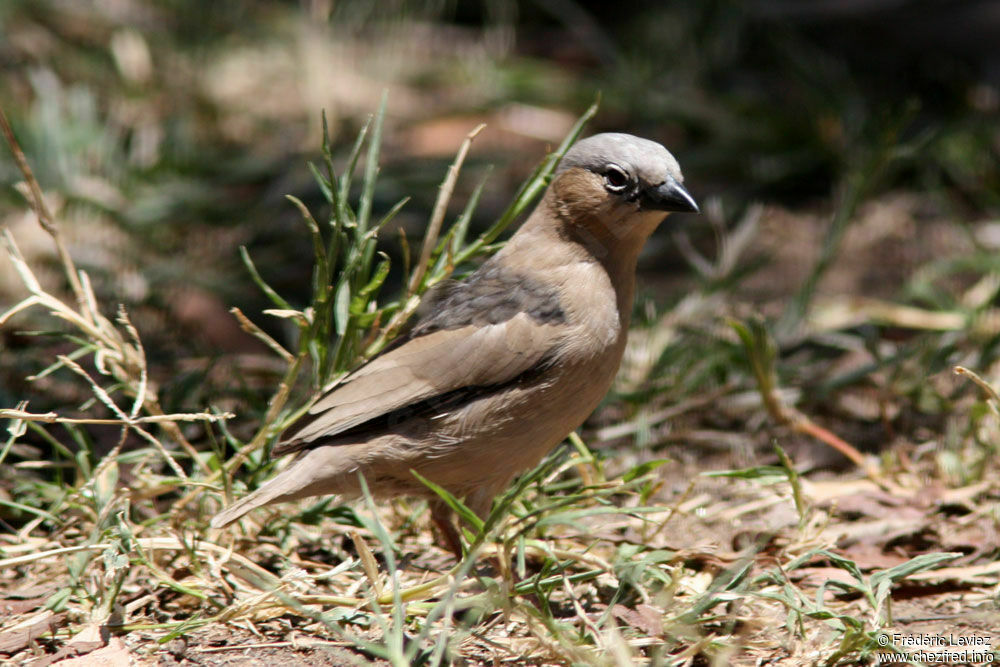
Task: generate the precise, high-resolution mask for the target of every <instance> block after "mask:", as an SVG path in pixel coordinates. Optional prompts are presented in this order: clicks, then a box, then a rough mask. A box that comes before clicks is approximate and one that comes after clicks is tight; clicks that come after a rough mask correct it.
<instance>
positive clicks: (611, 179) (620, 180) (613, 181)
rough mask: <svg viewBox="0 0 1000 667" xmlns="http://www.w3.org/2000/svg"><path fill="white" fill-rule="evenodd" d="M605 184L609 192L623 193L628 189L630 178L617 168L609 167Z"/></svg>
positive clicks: (605, 175) (605, 173)
mask: <svg viewBox="0 0 1000 667" xmlns="http://www.w3.org/2000/svg"><path fill="white" fill-rule="evenodd" d="M604 183H605V184H606V186H607V188H608V190H611V191H612V192H621V191H622V190H624V189H625V188H627V187H628V183H629V178H628V174H626V173H625V172H624V171H622V170H621V169H619V168H618V167H615V166H613V165H612V166H609V167H608V169H607V171H605V172H604Z"/></svg>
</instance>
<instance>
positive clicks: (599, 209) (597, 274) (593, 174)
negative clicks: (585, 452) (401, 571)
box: [212, 133, 698, 548]
mask: <svg viewBox="0 0 1000 667" xmlns="http://www.w3.org/2000/svg"><path fill="white" fill-rule="evenodd" d="M682 182H683V177H682V176H681V173H680V167H679V166H678V164H677V161H676V160H675V159H674V158H673V156H672V155H670V153H668V152H667V150H666V149H665V148H663V147H662V146H661V145H660V144H657V143H654V142H652V141H648V140H645V139H640V138H638V137H633V136H631V135H627V134H615V133H612V134H599V135H596V136H593V137H590V138H589V139H585V140H583V141H580V142H578V143H577V144H576V145H575V146H574V147H573V148H572V149H571V150H570V151H569V152H568V153H567V154H566V156H565V157H564V158H563V160H562V163H561V164H560V166H559V168H558V170H557V171H556V174H555V177H554V179H553V181H552V184H551V185H550V186H549V188H548V190H547V191H546V193H545V195H544V197H543V198H542V201H541V203H540V204H539V205H538V207H537V208H536V209H535V211H534V212H533V213H532V214H531V216H530V217H529V218H528V219H527V220H526V221H525V223H524V224H523V225H522V226H521V228H520V229H519V230H518V231H517V233H515V234H514V235H513V236H512V237H511V239H510V241H508V243H507V245H506V246H505V247H504V248H503V249H502V250H501V251H500V252H498V253H497V254H496V255H495V256H493V257H492V258H490V259H489V260H488V261H486V262H485V263H484V264H483V265H482V266H481V267H480V268H479V269H478V270H477V271H476V272H475V273H473V274H472V275H471V276H470V277H469V278H468V279H466V280H465V281H464V282H461V283H454V284H452V285H450V286H449V287H448V288H446V289H445V290H444V291H443V292H442V293H440V294H438V295H437V296H436V298H435V299H434V301H433V302H432V304H431V308H430V311H429V313H428V314H427V315H426V316H425V317H424V318H423V319H421V321H420V322H418V324H417V325H416V326H415V327H414V329H413V330H412V331H411V332H410V334H409V335H408V336H407V337H406V338H404V339H403V340H402V341H400V342H398V343H396V344H394V345H393V346H391V347H390V348H389V349H388V350H387V351H385V352H383V353H382V354H381V355H379V356H377V357H376V358H374V359H372V360H371V361H369V362H368V363H367V364H365V365H364V366H362V367H361V368H359V369H358V370H357V371H355V372H354V373H352V374H351V375H349V376H347V377H346V378H345V379H344V380H343V381H342V382H341V383H340V384H339V385H337V386H336V387H334V388H333V389H332V390H330V392H329V393H328V394H326V395H325V396H322V397H320V398H319V399H318V400H317V401H316V402H315V403H314V404H313V406H312V407H311V408H310V410H309V413H308V414H307V415H306V416H305V417H304V418H303V419H302V420H300V421H299V422H298V423H297V424H295V425H294V426H293V427H292V429H291V430H290V431H289V432H288V433H286V434H285V436H284V439H283V440H282V442H281V443H279V444H278V445H277V446H276V447H275V450H274V452H273V454H274V455H280V454H282V453H288V452H292V451H297V450H305V451H304V452H303V453H302V454H301V455H300V457H299V459H298V460H296V461H295V462H294V463H293V464H292V465H291V466H289V467H288V468H287V469H286V470H284V471H283V472H281V473H279V474H278V475H277V476H276V477H275V478H274V479H272V480H270V481H269V482H267V483H266V484H264V485H263V486H261V487H260V488H259V489H258V490H257V491H255V492H253V493H251V494H250V495H248V496H246V497H245V498H243V499H242V500H240V501H238V502H236V503H235V504H234V505H232V506H231V507H229V508H227V509H226V510H224V511H223V512H221V513H219V514H218V515H217V516H216V517H215V518H214V519H213V520H212V526H213V527H221V526H225V525H227V524H229V523H232V522H233V521H235V520H237V519H239V518H240V517H241V516H243V515H244V514H246V513H247V512H249V511H251V510H253V509H255V508H257V507H260V506H262V505H266V504H269V503H273V502H279V501H286V500H294V499H297V498H303V497H307V496H313V495H322V494H331V493H338V494H346V495H353V494H356V493H357V492H358V486H359V485H358V479H357V473H358V472H361V473H363V474H364V476H365V479H366V481H367V483H368V485H369V487H370V488H371V490H372V492H373V493H374V494H375V495H377V496H392V495H423V496H428V497H430V495H431V494H429V492H428V490H427V488H426V487H425V486H424V485H423V484H421V483H420V482H419V481H418V480H417V479H416V478H414V476H413V475H412V474H411V472H410V471H411V469H412V470H416V471H417V472H419V473H420V474H421V475H423V476H424V477H427V478H428V479H430V480H432V481H434V482H436V483H438V484H440V485H441V486H444V487H445V488H447V489H448V490H450V491H451V492H452V493H454V494H455V495H457V496H459V497H464V498H465V501H466V503H467V504H468V505H469V506H470V507H471V508H472V509H473V510H474V511H476V512H477V513H479V514H481V515H482V514H485V513H486V512H487V511H488V510H489V507H490V503H491V502H492V500H493V498H494V496H495V495H496V494H497V493H498V492H499V491H501V490H502V489H503V488H504V487H505V486H506V485H507V484H508V483H509V482H510V480H511V479H512V478H513V477H514V476H515V475H516V474H517V473H519V472H521V471H523V470H525V469H526V468H529V467H531V466H533V465H534V464H535V463H537V462H538V461H539V460H540V459H541V458H542V457H543V456H544V455H545V454H546V453H547V452H548V451H549V450H550V449H551V448H552V447H554V446H555V445H556V444H558V443H559V442H560V441H561V440H562V439H563V438H565V437H566V435H567V434H568V433H569V432H570V431H572V430H573V429H575V428H576V427H578V426H579V425H580V424H581V423H583V421H584V420H585V419H586V418H587V416H588V415H590V413H591V412H592V411H593V410H594V408H595V407H597V404H598V403H599V402H600V400H601V399H602V398H603V397H604V394H605V393H606V392H607V390H608V388H609V387H610V385H611V382H612V380H613V379H614V375H615V373H616V372H617V370H618V365H619V363H620V361H621V357H622V352H623V350H624V348H625V341H626V336H627V332H628V324H629V315H630V312H631V308H632V295H633V288H634V281H635V265H636V260H637V258H638V256H639V251H640V250H641V248H642V245H643V243H644V242H645V241H646V239H647V238H648V236H649V235H650V234H651V233H652V232H653V230H654V229H655V228H656V226H657V225H658V224H659V223H660V222H661V221H662V220H663V218H664V217H665V215H666V213H667V212H668V211H697V210H698V208H697V205H696V204H695V203H694V200H693V199H692V198H691V196H690V195H688V193H687V191H686V190H684V188H683V186H682V185H681V183H682ZM441 510H442V506H441V505H440V504H436V505H435V517H436V519H438V520H439V524H440V519H441V518H442V516H443V514H442V512H441ZM443 528H444V530H445V532H446V537H447V538H448V539H449V542H450V543H451V544H450V545H451V546H452V547H453V548H454V547H455V541H454V540H455V536H454V534H448V525H445V526H443Z"/></svg>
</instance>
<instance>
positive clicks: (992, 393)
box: [954, 366, 1000, 409]
mask: <svg viewBox="0 0 1000 667" xmlns="http://www.w3.org/2000/svg"><path fill="white" fill-rule="evenodd" d="M954 371H955V375H962V376H965V377H967V378H969V379H970V380H972V381H973V382H974V383H976V384H977V385H979V388H980V389H982V390H983V393H985V394H986V397H987V398H988V399H989V400H990V402H992V404H993V407H994V409H997V408H1000V394H997V390H996V389H994V388H993V386H992V385H991V384H990V383H989V382H987V381H986V380H984V379H983V378H981V377H979V375H978V374H977V373H976V372H975V371H972V370H969V369H968V368H966V367H965V366H955V368H954Z"/></svg>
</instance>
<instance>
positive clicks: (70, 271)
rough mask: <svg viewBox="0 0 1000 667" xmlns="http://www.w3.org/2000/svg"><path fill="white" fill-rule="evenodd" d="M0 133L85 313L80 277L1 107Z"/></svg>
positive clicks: (29, 199) (84, 299)
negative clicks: (0, 132)
mask: <svg viewBox="0 0 1000 667" xmlns="http://www.w3.org/2000/svg"><path fill="white" fill-rule="evenodd" d="M0 131H2V132H3V135H4V139H6V141H7V146H8V147H10V152H11V153H12V154H13V156H14V162H15V163H17V168H18V169H20V170H21V175H22V176H24V181H25V183H27V185H28V190H29V194H30V196H29V197H28V203H29V204H30V205H31V208H32V209H33V210H34V211H35V215H37V216H38V223H39V224H40V225H41V226H42V229H44V230H45V231H46V232H48V234H49V236H51V237H52V240H53V242H55V244H56V252H58V253H59V261H60V262H61V263H62V265H63V269H64V270H65V272H66V279H67V280H68V281H69V284H70V287H71V288H72V290H73V294H74V296H76V301H77V303H78V304H80V311H81V312H86V311H85V308H84V305H85V304H86V303H87V300H86V297H85V296H84V292H83V285H81V284H80V277H79V275H78V274H77V272H76V265H75V264H74V263H73V258H72V257H71V256H70V254H69V251H68V250H67V249H66V246H65V244H63V242H62V236H61V235H60V232H59V227H58V226H57V225H56V223H55V220H54V219H53V217H52V213H51V212H50V211H49V207H48V206H47V205H46V204H45V197H44V196H43V195H42V188H41V186H40V185H39V184H38V180H37V179H36V178H35V174H34V172H32V171H31V167H30V166H29V165H28V160H27V158H26V157H25V156H24V151H22V150H21V145H20V144H19V143H18V142H17V138H16V137H15V136H14V130H13V129H12V128H11V126H10V123H9V122H8V121H7V114H5V113H4V111H3V107H0Z"/></svg>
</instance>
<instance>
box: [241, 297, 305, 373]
mask: <svg viewBox="0 0 1000 667" xmlns="http://www.w3.org/2000/svg"><path fill="white" fill-rule="evenodd" d="M229 312H230V313H232V314H233V316H234V317H236V321H238V322H239V323H240V328H241V329H243V330H244V331H246V332H247V333H248V334H250V335H251V336H253V337H254V338H256V339H257V340H259V341H260V342H262V343H264V345H267V346H268V347H269V348H271V349H272V350H273V351H274V352H275V354H277V355H278V356H279V357H281V358H282V359H284V360H285V362H286V363H289V364H290V363H292V362H293V361H295V355H293V354H292V353H291V352H289V351H288V350H286V349H285V348H284V347H282V346H281V343H279V342H278V341H276V340H274V338H272V337H271V336H269V335H268V334H267V332H265V331H264V330H263V329H261V328H260V327H259V326H257V325H256V324H254V323H253V322H251V321H250V318H248V317H247V316H246V315H244V314H243V311H242V310H240V309H239V308H236V307H235V306H234V307H232V308H230V309H229Z"/></svg>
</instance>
